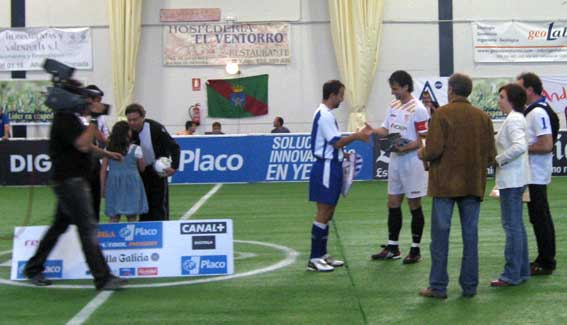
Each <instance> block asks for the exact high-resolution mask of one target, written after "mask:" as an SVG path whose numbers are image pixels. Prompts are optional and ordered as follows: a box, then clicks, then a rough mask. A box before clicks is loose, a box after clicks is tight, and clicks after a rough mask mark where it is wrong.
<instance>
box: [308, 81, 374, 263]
mask: <svg viewBox="0 0 567 325" xmlns="http://www.w3.org/2000/svg"><path fill="white" fill-rule="evenodd" d="M344 93H345V86H344V85H343V84H342V83H341V82H340V81H338V80H330V81H327V82H326V83H325V84H324V85H323V101H322V103H321V104H320V105H319V107H318V108H317V110H316V111H315V115H314V116H313V128H312V130H311V152H312V153H313V156H314V157H315V159H316V161H315V163H313V167H312V169H311V175H310V178H309V200H310V201H314V202H316V204H317V216H316V217H315V221H314V222H313V227H312V228H311V255H310V258H309V262H308V263H307V269H308V270H309V271H316V272H330V271H333V270H334V268H335V267H338V266H343V265H344V262H343V261H340V260H336V259H334V258H332V257H331V256H330V255H329V254H328V253H327V240H328V237H329V221H331V219H332V218H333V214H334V213H335V207H336V206H337V202H338V200H339V194H340V192H341V186H342V179H343V169H342V161H343V156H344V154H343V151H342V148H343V147H344V146H346V145H348V144H349V143H351V142H353V141H355V140H362V141H368V140H369V138H370V135H371V134H372V129H371V128H370V127H365V128H363V129H362V130H360V131H359V132H356V133H353V134H351V135H348V136H344V137H343V136H341V132H340V131H339V125H338V123H337V121H336V119H335V116H334V115H333V113H331V111H332V110H334V109H336V108H338V107H339V104H340V103H341V102H342V101H343V97H344Z"/></svg>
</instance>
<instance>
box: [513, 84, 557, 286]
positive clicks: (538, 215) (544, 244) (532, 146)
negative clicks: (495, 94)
mask: <svg viewBox="0 0 567 325" xmlns="http://www.w3.org/2000/svg"><path fill="white" fill-rule="evenodd" d="M516 79H517V83H518V84H519V85H520V86H522V88H524V90H525V91H526V95H527V99H528V100H527V103H528V107H527V108H526V111H525V114H526V122H527V124H528V132H527V133H528V157H529V160H530V183H529V185H528V188H529V190H530V202H529V203H528V213H529V216H530V222H531V223H532V225H533V227H534V233H535V237H536V240H537V248H538V256H537V258H536V259H535V261H534V262H533V263H531V275H549V274H551V273H553V270H555V266H556V262H555V227H554V225H553V220H552V218H551V212H550V211H549V203H548V201H547V184H549V183H550V182H551V172H552V167H553V166H552V159H553V158H552V153H551V152H552V150H553V137H552V125H551V120H550V116H549V114H548V111H547V110H546V108H545V106H548V108H550V107H549V104H548V103H547V102H546V101H545V97H544V96H542V92H543V86H542V82H541V80H540V78H539V77H538V76H537V75H536V74H534V73H523V74H521V75H519V76H518V77H517V78H516ZM552 113H553V112H552ZM553 114H555V113H553Z"/></svg>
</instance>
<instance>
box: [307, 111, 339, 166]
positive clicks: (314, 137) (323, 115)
mask: <svg viewBox="0 0 567 325" xmlns="http://www.w3.org/2000/svg"><path fill="white" fill-rule="evenodd" d="M340 138H341V132H340V131H339V124H338V123H337V120H336V119H335V116H334V115H333V113H331V109H329V108H328V107H327V106H326V105H325V104H323V103H321V104H320V105H319V107H318V108H317V110H316V111H315V115H314V116H313V127H312V129H311V152H312V153H313V156H315V157H316V158H319V159H334V160H338V161H343V151H342V149H335V147H334V146H333V145H334V144H335V143H336V142H337V141H339V139H340Z"/></svg>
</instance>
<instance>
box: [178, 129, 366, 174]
mask: <svg viewBox="0 0 567 325" xmlns="http://www.w3.org/2000/svg"><path fill="white" fill-rule="evenodd" d="M176 141H177V143H179V146H180V147H181V158H180V164H179V170H178V172H177V173H175V174H174V175H173V177H172V180H171V182H172V183H241V182H247V183H254V182H290V181H308V180H309V175H310V172H311V166H312V165H313V162H314V161H315V158H313V155H312V153H311V136H310V135H308V134H291V135H271V134H270V135H250V136H211V137H195V136H189V137H178V138H176ZM352 150H354V151H356V153H358V154H359V155H360V156H361V157H362V169H361V171H360V173H359V174H358V175H357V177H356V179H358V180H364V179H372V165H373V164H372V145H371V144H370V143H365V142H360V141H356V142H353V143H352V144H350V145H349V146H348V147H347V151H352Z"/></svg>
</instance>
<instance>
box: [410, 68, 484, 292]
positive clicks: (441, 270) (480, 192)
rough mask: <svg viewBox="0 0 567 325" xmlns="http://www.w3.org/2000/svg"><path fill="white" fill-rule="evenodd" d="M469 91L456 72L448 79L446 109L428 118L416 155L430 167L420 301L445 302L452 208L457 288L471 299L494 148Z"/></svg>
mask: <svg viewBox="0 0 567 325" xmlns="http://www.w3.org/2000/svg"><path fill="white" fill-rule="evenodd" d="M471 91H472V80H471V78H470V77H469V76H467V75H464V74H459V73H456V74H453V75H452V76H451V78H449V88H448V95H449V104H447V105H445V106H443V107H441V108H439V109H438V110H437V111H436V112H435V114H434V115H433V118H432V120H431V125H430V127H429V133H428V134H427V139H426V145H425V147H424V148H422V149H421V150H420V151H419V153H418V154H419V157H420V158H421V159H422V160H424V161H427V162H429V164H430V168H429V185H428V194H429V195H430V196H432V197H433V204H432V212H431V246H430V250H431V273H430V274H429V287H428V288H425V289H422V290H421V291H420V295H422V296H425V297H433V298H442V299H444V298H447V285H448V283H449V275H448V274H447V255H448V252H449V231H450V229H451V216H452V214H453V207H454V205H455V203H457V205H458V207H459V214H460V217H461V228H462V233H463V258H462V262H461V275H460V277H459V283H460V285H461V288H462V290H463V293H462V294H463V296H464V297H473V296H474V295H476V288H477V286H478V217H479V212H480V202H481V201H482V199H483V197H484V191H485V186H486V173H487V168H488V167H489V166H490V165H491V164H492V163H493V161H494V158H495V146H494V129H493V126H492V121H491V120H490V117H489V116H488V115H487V114H486V113H484V112H483V111H481V110H480V109H478V108H476V107H474V106H472V105H471V103H470V102H469V101H468V100H467V97H468V96H469V95H470V93H471Z"/></svg>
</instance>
